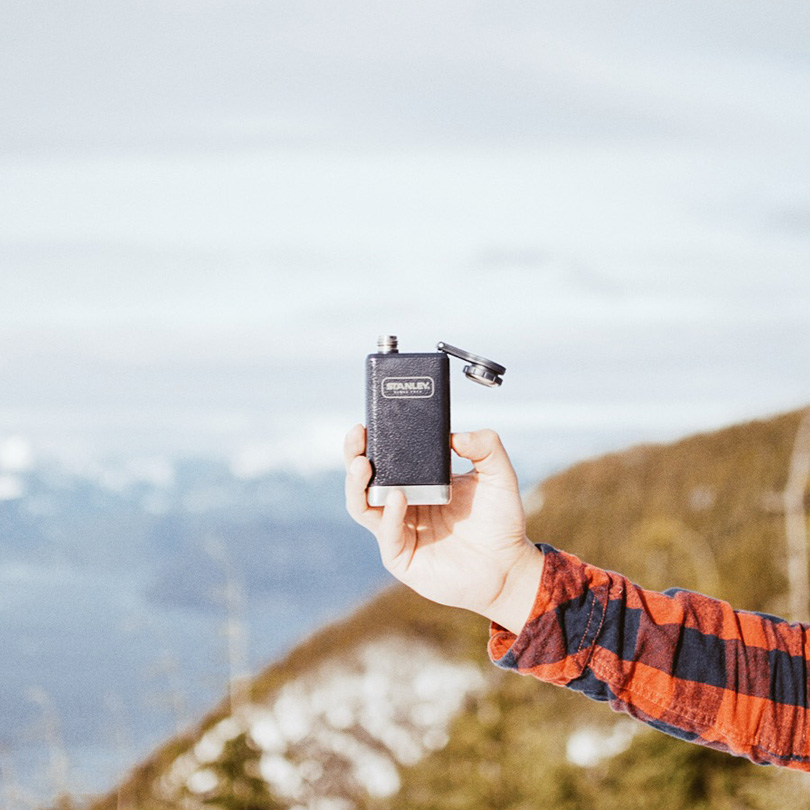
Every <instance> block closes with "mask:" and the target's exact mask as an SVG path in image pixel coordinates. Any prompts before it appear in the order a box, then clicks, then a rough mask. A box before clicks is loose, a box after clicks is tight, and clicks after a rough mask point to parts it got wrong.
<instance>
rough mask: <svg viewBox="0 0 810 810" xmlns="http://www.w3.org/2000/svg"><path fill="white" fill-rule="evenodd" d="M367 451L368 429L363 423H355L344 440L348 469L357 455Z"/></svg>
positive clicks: (344, 458)
mask: <svg viewBox="0 0 810 810" xmlns="http://www.w3.org/2000/svg"><path fill="white" fill-rule="evenodd" d="M365 452H366V429H365V428H364V427H363V426H362V425H355V426H354V427H353V428H352V429H351V430H350V431H349V432H348V433H347V434H346V438H345V440H344V441H343V461H344V462H345V463H346V469H347V470H348V469H349V465H350V464H351V463H352V461H353V460H354V459H355V458H356V457H357V456H362V455H363V454H364V453H365Z"/></svg>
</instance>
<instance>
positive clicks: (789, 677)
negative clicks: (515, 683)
mask: <svg viewBox="0 0 810 810" xmlns="http://www.w3.org/2000/svg"><path fill="white" fill-rule="evenodd" d="M544 550H545V551H546V554H545V564H544V571H543V577H542V581H541V585H540V588H539V590H538V593H537V598H536V600H535V603H534V607H533V608H532V611H531V615H530V617H529V620H528V621H527V623H526V625H525V627H524V628H523V629H522V631H521V633H520V634H519V635H518V636H515V635H514V634H513V633H509V632H508V631H506V630H504V629H503V628H499V627H497V626H493V630H492V635H491V638H490V655H491V656H492V658H493V660H494V661H495V662H496V663H498V664H499V665H500V666H502V667H505V668H508V669H515V670H517V671H519V672H521V673H523V674H531V675H533V676H535V677H537V678H540V679H542V680H546V681H549V682H552V683H555V684H559V685H564V686H567V687H569V688H572V689H575V690H578V691H581V692H583V693H584V694H586V695H588V696H589V697H591V698H594V699H596V700H606V701H609V702H610V704H611V706H612V707H613V708H614V709H616V710H619V711H625V712H627V713H629V714H631V715H633V716H634V717H637V718H638V719H640V720H643V721H645V722H648V723H652V724H654V725H655V726H656V728H659V729H661V730H664V731H667V732H669V733H671V734H673V735H675V736H678V737H682V738H684V739H689V740H692V741H694V742H700V743H704V744H709V745H712V746H713V747H718V748H723V749H725V750H728V751H730V752H732V753H735V754H740V755H744V756H747V757H749V758H750V759H752V760H754V761H755V762H771V763H774V764H780V765H788V766H791V767H797V768H802V769H810V743H809V742H808V739H807V737H808V735H807V733H806V729H807V724H808V720H810V715H808V702H807V686H806V680H807V675H806V655H807V650H806V628H805V627H803V626H801V625H789V624H787V623H786V622H781V621H779V620H773V619H770V618H768V617H763V616H761V615H758V614H753V613H746V612H741V611H734V610H733V609H732V608H731V607H730V606H729V605H727V604H726V603H724V602H721V601H719V600H714V599H710V598H708V597H705V596H702V595H700V594H694V593H688V592H683V591H681V592H667V593H664V594H660V593H654V592H650V591H644V590H643V589H641V588H639V587H638V586H636V585H634V584H633V583H631V582H629V581H628V580H627V579H625V578H624V577H621V576H619V575H618V574H614V573H611V572H606V571H602V570H601V569H598V568H595V567H593V566H588V565H585V564H583V563H581V562H580V561H579V560H577V559H576V558H574V557H572V556H570V555H567V554H563V553H561V552H557V551H555V550H554V549H551V548H549V547H544Z"/></svg>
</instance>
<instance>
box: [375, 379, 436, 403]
mask: <svg viewBox="0 0 810 810" xmlns="http://www.w3.org/2000/svg"><path fill="white" fill-rule="evenodd" d="M433 390H434V387H433V378H432V377H386V378H385V379H384V380H383V381H382V395H383V396H384V397H386V399H428V398H430V397H432V396H433Z"/></svg>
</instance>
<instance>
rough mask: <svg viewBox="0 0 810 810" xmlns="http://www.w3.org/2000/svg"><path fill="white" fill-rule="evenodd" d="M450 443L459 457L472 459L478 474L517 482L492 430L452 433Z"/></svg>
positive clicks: (502, 447)
mask: <svg viewBox="0 0 810 810" xmlns="http://www.w3.org/2000/svg"><path fill="white" fill-rule="evenodd" d="M450 443H451V445H452V447H453V450H455V452H456V453H457V454H458V455H459V456H461V458H466V459H469V460H470V461H472V463H473V466H474V467H475V471H476V472H477V473H478V474H479V475H485V476H492V477H500V478H507V479H509V480H510V481H514V482H515V483H517V476H516V475H515V470H514V467H512V462H511V461H510V460H509V456H508V455H507V453H506V450H505V449H504V446H503V444H502V443H501V438H500V436H498V434H497V433H496V432H495V431H494V430H476V431H474V432H472V433H454V434H453V436H452V438H451V442H450Z"/></svg>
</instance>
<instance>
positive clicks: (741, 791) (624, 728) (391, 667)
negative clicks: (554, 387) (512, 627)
mask: <svg viewBox="0 0 810 810" xmlns="http://www.w3.org/2000/svg"><path fill="white" fill-rule="evenodd" d="M801 415H802V414H801V413H790V414H785V415H782V416H778V417H775V418H773V419H769V420H764V421H757V422H752V423H749V424H744V425H739V426H735V427H731V428H727V429H724V430H721V431H718V432H715V433H711V434H705V435H698V436H693V437H690V438H686V439H684V440H682V441H679V442H677V443H674V444H671V445H665V446H663V445H662V446H643V447H636V448H632V449H630V450H628V451H625V452H622V453H615V454H611V455H609V456H605V457H603V458H599V459H595V460H592V461H587V462H584V463H581V464H578V465H576V466H575V467H573V468H571V469H569V470H567V471H565V472H562V473H560V474H559V475H556V476H554V477H552V478H550V479H549V480H547V481H545V482H544V483H543V484H541V485H540V486H539V487H538V488H537V489H536V490H535V492H534V493H533V494H532V496H531V497H530V499H529V500H530V503H529V505H530V507H533V508H532V511H531V513H530V518H529V532H530V536H531V537H532V539H533V540H535V541H540V540H543V541H546V542H551V543H552V544H555V545H558V546H560V547H564V548H566V549H568V550H570V551H573V552H574V553H577V554H579V555H580V556H582V557H584V558H586V559H587V560H589V561H591V562H594V563H597V564H601V565H605V566H607V567H610V568H613V569H617V570H621V571H622V572H623V573H626V574H627V575H629V576H631V577H632V578H634V579H635V580H636V581H638V582H640V583H641V584H643V585H645V586H648V587H654V588H664V587H669V586H673V585H679V586H682V587H687V588H695V589H698V590H705V591H708V592H710V593H712V594H714V595H718V596H721V597H723V598H726V599H729V600H730V601H731V602H732V603H734V604H735V606H738V607H741V608H748V609H755V610H768V611H771V612H777V613H784V611H785V610H786V606H787V597H786V582H787V580H786V576H785V573H784V571H785V565H786V559H785V557H786V553H785V528H784V524H785V519H784V514H783V513H782V511H781V509H780V506H779V505H780V503H781V501H780V499H779V497H778V493H780V492H781V491H782V490H783V489H784V487H785V483H786V480H787V474H788V467H789V462H790V456H791V451H792V448H793V442H794V438H795V434H796V430H797V427H798V424H799V421H800V418H801ZM807 505H808V503H807V493H805V506H807ZM337 542H339V540H338V541H337ZM485 639H486V623H485V622H484V621H483V620H481V619H479V618H478V617H475V616H472V615H470V614H466V613H462V612H459V611H453V610H449V609H445V608H441V607H437V606H435V605H432V604H430V603H428V602H425V601H424V600H422V599H420V598H419V597H416V596H414V595H413V594H411V593H409V592H407V591H406V590H404V589H402V588H401V587H397V586H395V587H392V588H390V589H388V590H387V591H385V592H384V593H382V594H381V595H380V596H379V597H377V598H376V599H375V600H373V601H372V602H370V603H369V604H367V605H366V606H365V607H364V608H362V609H361V610H360V611H358V612H357V613H355V614H354V615H353V616H351V617H349V618H347V619H345V620H344V621H341V622H338V623H336V624H333V625H331V626H329V627H326V628H324V629H323V630H321V631H320V632H319V633H317V634H316V635H314V636H313V637H311V638H309V639H307V640H306V641H304V642H303V643H301V644H300V645H299V646H298V647H297V648H295V649H294V650H293V652H292V653H290V655H289V656H288V657H287V658H286V659H285V660H283V661H281V662H279V663H276V664H273V665H272V666H270V667H269V668H268V669H267V670H266V671H264V672H263V673H261V674H260V675H259V676H258V677H257V678H256V679H255V680H253V681H252V682H251V683H250V684H247V685H244V688H242V689H237V690H234V691H233V693H232V696H231V701H232V702H233V705H231V701H226V702H224V703H223V704H222V705H221V706H219V707H218V708H217V709H215V710H214V711H212V712H211V713H210V715H209V716H208V717H206V718H205V719H204V720H203V721H202V722H201V723H200V724H199V726H198V727H197V728H195V729H194V730H193V731H190V732H189V733H188V734H187V735H185V736H181V737H177V738H175V739H173V740H171V741H170V742H168V743H167V744H166V745H164V746H163V747H162V748H161V749H160V750H158V751H156V752H155V753H154V754H153V756H152V757H151V758H150V759H149V760H147V761H146V762H144V763H142V764H141V765H140V766H139V767H138V768H137V769H135V770H134V771H133V773H132V774H131V775H130V776H129V777H128V778H127V779H126V780H125V781H124V782H122V784H121V786H120V788H119V790H117V791H115V792H114V793H112V794H110V795H109V796H107V797H104V798H102V799H100V800H98V801H97V802H96V803H94V804H93V805H92V810H119V809H120V808H138V810H174V808H189V810H191V808H203V807H218V808H234V809H236V808H241V809H242V810H270V809H271V808H272V809H275V808H311V809H312V810H352V809H353V808H356V809H357V810H388V809H389V808H402V807H407V808H409V810H410V809H415V810H439V808H441V809H442V810H456V809H457V810H467V808H504V809H506V808H510V810H519V808H537V807H540V808H559V809H560V810H573V809H574V808H589V810H613V808H617V810H618V808H623V810H627V808H642V807H645V808H646V807H649V806H653V805H654V806H665V807H667V808H668V809H669V810H676V809H677V808H684V809H685V808H696V807H697V808H699V807H706V808H708V807H711V808H729V809H731V808H762V810H768V809H769V808H774V810H775V809H776V808H783V807H785V806H788V805H790V806H794V807H796V808H804V807H808V808H810V777H807V776H806V775H804V774H798V773H793V772H789V771H785V770H781V769H776V768H762V767H757V766H754V765H752V764H750V763H748V762H747V761H745V760H741V759H737V758H733V757H729V756H726V755H723V754H719V753H717V752H714V751H710V750H708V749H704V748H701V747H698V746H694V745H689V744H686V743H682V742H679V741H677V740H674V739H671V738H669V737H666V736H664V735H662V734H659V733H657V732H654V731H651V730H649V729H647V728H645V727H643V726H641V725H639V724H636V723H633V722H632V721H630V720H627V719H625V718H623V717H622V716H619V715H616V714H613V713H612V712H611V711H610V709H609V708H607V707H606V706H604V705H601V704H596V703H592V702H590V701H588V700H586V699H584V698H582V697H581V696H579V695H573V694H570V693H568V692H567V691H566V690H562V689H557V688H554V687H549V686H546V685H545V684H540V683H537V682H534V681H532V680H531V679H527V678H520V677H517V676H515V675H511V674H507V673H502V672H500V671H499V670H497V669H496V668H495V667H493V666H492V665H491V664H490V663H489V662H488V660H487V658H486V653H485Z"/></svg>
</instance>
